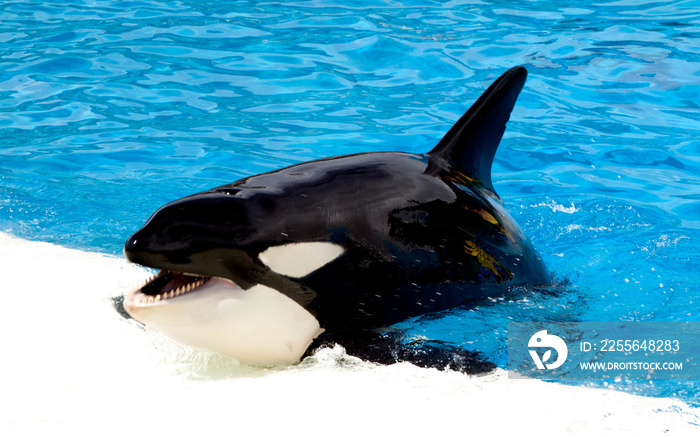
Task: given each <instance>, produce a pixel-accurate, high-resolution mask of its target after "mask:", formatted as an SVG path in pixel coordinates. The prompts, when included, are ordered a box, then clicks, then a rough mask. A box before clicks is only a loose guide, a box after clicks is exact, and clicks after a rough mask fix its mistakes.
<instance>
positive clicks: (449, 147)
mask: <svg viewBox="0 0 700 437" xmlns="http://www.w3.org/2000/svg"><path fill="white" fill-rule="evenodd" d="M526 78H527V70H525V68H524V67H515V68H511V69H510V70H508V71H507V72H505V73H504V74H503V75H502V76H501V77H500V78H498V80H496V81H495V82H494V83H493V84H492V85H491V86H490V87H489V89H487V90H486V92H484V94H482V95H481V97H479V100H477V101H476V103H474V104H473V105H472V107H471V108H469V110H468V111H467V113H466V114H464V115H463V116H462V118H460V119H459V121H458V122H457V123H455V125H454V126H452V128H451V129H450V130H449V131H448V132H447V134H446V135H445V136H444V137H443V138H442V140H440V142H439V143H438V145H437V146H435V148H434V149H433V150H431V151H430V152H429V153H428V156H429V157H430V163H429V166H428V170H427V173H429V174H446V173H450V172H452V171H453V170H458V171H460V172H461V173H463V174H464V175H465V176H467V177H469V178H472V179H475V180H478V181H479V182H481V184H482V185H483V186H484V187H486V188H488V189H489V190H491V191H493V192H495V190H494V189H493V184H492V183H491V164H493V157H494V156H495V155H496V149H497V148H498V144H499V143H500V142H501V138H502V137H503V132H505V130H506V123H507V122H508V119H509V118H510V113H511V111H512V110H513V106H515V101H516V100H517V98H518V94H520V90H522V89H523V85H524V84H525V79H526Z"/></svg>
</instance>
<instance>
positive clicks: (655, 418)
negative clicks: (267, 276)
mask: <svg viewBox="0 0 700 437" xmlns="http://www.w3.org/2000/svg"><path fill="white" fill-rule="evenodd" d="M147 276H148V273H147V272H145V271H144V270H142V269H140V268H138V267H135V266H131V265H127V264H126V263H125V262H124V261H123V260H121V259H118V258H112V257H108V256H103V255H98V254H93V253H85V252H80V251H75V250H69V249H65V248H62V247H58V246H54V245H50V244H45V243H35V242H27V241H24V240H19V239H16V238H11V237H8V236H6V235H2V234H0V277H2V281H3V285H2V290H1V291H0V299H2V300H1V301H0V305H1V306H0V307H1V308H2V316H1V317H0V332H1V333H2V334H1V335H2V336H1V337H0V339H2V343H1V344H2V353H1V355H0V357H1V358H0V411H2V414H0V435H3V436H9V435H22V436H30V435H42V436H46V435H61V434H63V433H66V435H72V436H87V435H89V436H92V435H100V436H112V435H114V436H117V435H134V436H140V435H146V434H152V435H186V434H190V435H207V434H210V433H211V434H216V435H220V434H222V433H225V434H231V435H237V434H241V433H244V432H246V433H252V434H254V435H269V434H272V433H283V432H284V433H285V434H288V433H290V432H295V431H297V430H298V431H299V432H303V433H305V434H309V435H316V434H329V435H335V434H341V435H351V434H353V435H357V434H359V433H362V434H368V435H378V434H385V435H401V434H407V435H417V434H426V435H427V434H430V435H441V434H445V433H450V434H449V435H452V434H454V435H467V434H470V435H477V434H481V433H489V435H506V434H508V435H521V434H525V435H528V434H530V433H533V434H534V433H535V432H536V433H538V435H539V434H547V435H585V436H590V435H615V436H620V435H634V436H638V435H693V433H696V432H697V430H698V426H697V423H698V420H699V419H698V417H700V411H698V409H693V408H690V407H688V406H687V405H685V404H683V403H682V402H679V401H674V400H670V399H658V398H644V397H638V396H632V395H628V394H624V393H619V392H615V391H611V390H602V389H589V388H582V387H569V386H563V385H558V384H551V383H545V382H541V381H535V380H510V379H508V378H507V376H506V374H505V372H502V371H499V372H495V373H493V374H489V375H486V376H480V377H470V376H466V375H463V374H459V373H454V372H443V371H438V370H434V369H420V368H417V367H414V366H412V365H409V364H397V365H393V366H375V365H372V364H368V363H364V362H361V361H358V360H356V359H353V358H352V357H348V356H347V355H345V354H344V353H343V352H342V350H341V349H338V348H336V349H333V350H324V351H321V352H319V353H317V354H316V355H315V356H314V357H312V358H311V359H309V360H307V361H305V362H304V363H302V364H300V365H296V366H290V367H285V368H278V369H259V368H252V367H245V366H238V365H237V364H236V363H235V362H234V361H233V360H230V359H227V358H224V357H221V356H218V355H214V354H211V353H207V352H202V351H197V350H194V349H191V348H189V347H186V346H182V345H179V344H178V343H175V342H174V341H171V340H169V339H167V338H165V337H164V336H162V335H160V334H158V333H157V332H155V331H154V330H150V329H144V328H142V327H141V326H140V325H138V324H136V323H135V322H133V321H127V320H124V319H122V318H121V317H120V316H118V315H117V314H116V312H115V311H114V310H113V308H112V306H111V302H110V300H109V298H110V297H112V296H115V295H117V294H120V293H123V292H124V291H125V290H127V289H128V288H130V287H131V286H132V285H134V284H136V283H137V282H139V281H140V280H143V279H145V278H146V277H147ZM693 423H695V424H693ZM68 433H70V434H68Z"/></svg>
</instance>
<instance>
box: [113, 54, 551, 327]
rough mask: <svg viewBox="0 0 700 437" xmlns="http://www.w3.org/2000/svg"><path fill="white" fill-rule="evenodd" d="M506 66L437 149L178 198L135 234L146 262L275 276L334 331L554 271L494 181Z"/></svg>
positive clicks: (512, 87) (512, 95) (319, 166)
mask: <svg viewBox="0 0 700 437" xmlns="http://www.w3.org/2000/svg"><path fill="white" fill-rule="evenodd" d="M525 75H526V73H525V70H524V69H522V68H515V69H512V70H510V71H509V72H507V73H506V74H504V75H503V76H502V77H501V78H500V79H499V80H498V81H496V82H495V83H494V85H492V86H491V88H489V90H488V91H487V92H486V93H484V95H483V96H482V97H481V98H480V99H479V100H478V101H477V102H476V103H475V104H474V106H472V108H471V109H470V111H469V112H467V114H465V116H464V117H462V119H460V120H459V121H458V122H457V124H456V125H455V126H454V127H453V128H452V129H451V130H450V131H449V132H448V134H447V135H446V136H445V138H443V140H442V141H441V142H440V143H439V144H438V145H437V146H436V147H435V148H434V149H433V150H432V151H431V152H429V153H427V154H425V155H413V154H406V153H366V154H357V155H348V156H341V157H336V158H329V159H323V160H319V161H312V162H307V163H303V164H299V165H295V166H291V167H287V168H284V169H281V170H278V171H273V172H270V173H265V174H261V175H257V176H253V177H249V178H246V179H243V180H240V181H238V182H235V183H233V184H230V185H224V186H222V187H218V188H214V189H212V190H210V191H206V192H203V193H199V194H195V195H193V196H189V197H186V198H183V199H180V200H176V201H174V202H172V203H170V204H168V205H166V206H164V207H162V208H161V209H159V210H158V211H156V212H155V213H154V214H153V216H151V218H150V219H149V220H148V222H147V223H146V225H145V226H144V227H143V228H142V229H140V230H139V231H137V232H136V233H135V234H134V235H133V236H131V237H130V238H129V240H128V241H127V243H126V246H125V254H126V257H127V258H128V259H129V260H130V261H132V262H135V263H139V264H142V265H145V266H149V267H154V268H159V269H168V270H174V271H181V272H188V273H197V274H201V275H206V276H219V277H224V278H229V279H231V280H232V281H234V282H235V283H236V284H238V285H240V286H241V287H243V288H244V289H245V288H249V287H251V286H253V285H255V284H258V283H260V284H264V285H267V286H269V287H271V288H274V289H276V290H278V291H280V292H282V293H284V294H286V295H287V296H289V297H291V298H292V299H294V300H295V301H297V302H298V303H300V304H301V305H302V306H304V307H305V308H307V309H308V310H309V311H310V312H311V313H312V314H313V315H314V316H316V318H317V319H318V320H319V322H320V324H321V326H322V327H323V328H325V329H326V330H327V331H329V332H333V331H339V332H347V331H352V330H366V329H370V328H377V327H384V326H389V325H391V324H393V323H396V322H399V321H401V320H404V319H406V318H408V317H411V316H416V315H420V314H424V313H429V312H436V311H441V310H445V309H448V308H452V307H455V306H457V305H460V304H463V303H466V302H469V301H472V300H474V299H482V298H484V297H486V296H501V295H503V294H504V293H505V292H506V291H507V290H508V288H509V287H512V286H513V285H519V284H530V285H534V284H543V283H547V282H548V281H549V280H550V278H549V273H548V272H547V268H546V267H545V265H544V263H543V262H542V260H541V258H540V256H539V255H538V254H537V252H536V250H535V249H534V248H533V246H532V244H531V243H530V241H529V240H528V239H527V237H526V236H525V235H524V234H523V232H522V231H521V230H520V228H519V227H518V226H517V224H515V222H514V221H513V219H512V218H511V217H510V216H509V214H508V213H507V211H506V209H505V207H504V206H503V204H502V203H501V200H500V199H499V197H498V196H497V195H496V193H495V191H494V189H493V186H492V184H491V175H490V173H491V163H492V161H493V156H494V154H495V152H496V148H497V147H498V143H499V141H500V139H501V136H502V135H503V131H504V129H505V123H506V122H507V120H508V118H509V115H510V111H511V110H512V108H513V105H514V104H515V100H516V98H517V95H518V93H519V92H520V89H521V88H522V86H523V84H524V82H525ZM317 241H324V242H332V243H335V244H337V245H340V246H342V247H343V248H344V250H345V252H344V253H343V254H342V255H341V256H340V257H339V258H337V259H336V260H334V261H332V262H331V263H329V264H327V265H326V266H324V267H322V268H320V269H319V270H317V271H315V272H313V273H312V274H310V275H308V276H306V277H303V278H300V279H294V278H289V277H285V276H282V275H280V274H277V273H275V272H273V271H271V270H270V269H269V268H267V267H266V266H265V265H264V264H263V263H262V262H260V260H259V259H258V255H259V254H260V253H261V252H262V251H264V250H265V249H267V248H269V247H272V246H278V245H282V244H288V243H295V242H300V243H302V242H317Z"/></svg>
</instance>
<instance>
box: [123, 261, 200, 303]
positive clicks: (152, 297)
mask: <svg viewBox="0 0 700 437" xmlns="http://www.w3.org/2000/svg"><path fill="white" fill-rule="evenodd" d="M165 276H169V277H168V278H164V277H165ZM183 277H187V278H190V279H188V280H192V282H187V283H186V284H181V285H179V286H178V287H176V288H171V287H169V286H168V284H169V283H170V282H171V281H180V282H185V281H183V280H182V278H183ZM178 278H180V279H178ZM164 280H165V282H163V281H164ZM208 280H209V277H207V276H202V275H196V274H192V273H180V272H171V271H167V270H165V271H164V270H161V271H159V272H158V273H156V274H155V275H152V276H151V277H150V278H148V279H147V280H146V281H143V282H142V283H141V284H140V285H139V286H138V287H137V288H135V289H133V290H132V291H131V292H129V294H131V295H133V296H134V297H135V298H134V299H132V300H131V302H132V303H134V304H137V305H148V304H154V303H158V302H161V301H163V300H166V299H168V298H174V297H176V296H181V295H183V294H186V293H189V292H192V291H194V290H196V289H198V288H199V287H201V286H202V285H204V284H206V283H207V281H208ZM157 281H161V282H160V284H156V282H157ZM153 287H158V288H160V290H159V291H160V292H154V291H155V290H153ZM161 287H162V288H161ZM147 290H148V291H147Z"/></svg>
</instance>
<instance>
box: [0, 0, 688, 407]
mask: <svg viewBox="0 0 700 437" xmlns="http://www.w3.org/2000/svg"><path fill="white" fill-rule="evenodd" d="M350 5H351V6H350ZM699 42H700V2H697V1H675V2H674V1H650V0H638V1H626V0H622V1H610V2H605V1H601V2H598V3H595V4H591V5H588V4H586V2H573V1H565V0H551V1H529V2H512V1H508V2H506V1H483V2H482V1H472V2H470V1H459V0H455V1H451V2H439V1H417V0H415V1H404V2H398V1H391V0H386V1H379V0H377V1H353V2H337V1H335V2H334V1H332V0H328V1H325V0H316V1H298V2H290V1H284V2H275V1H253V0H250V1H217V2H211V1H207V2H204V1H187V0H183V1H177V2H155V1H107V0H105V1H77V0H76V1H70V2H56V3H50V2H35V1H26V0H22V1H7V0H6V1H3V2H2V3H0V230H1V231H4V232H8V233H10V234H13V235H17V236H20V237H24V238H28V239H33V240H44V241H50V242H55V243H59V244H61V245H65V246H69V247H74V248H79V249H85V250H91V251H99V252H105V253H110V254H120V253H121V250H122V245H123V243H124V241H125V239H126V238H127V237H128V236H129V234H130V233H131V232H133V231H134V230H136V229H137V228H138V227H139V226H140V225H141V224H143V222H144V221H145V220H146V219H147V218H148V216H149V215H150V213H151V212H153V211H154V210H155V209H157V208H158V207H159V206H161V205H162V204H164V203H166V202H168V201H170V200H174V199H176V198H179V197H182V196H185V195H188V194H192V193H194V192H197V191H200V190H204V189H207V188H210V187H213V186H216V185H220V184H224V183H229V182H232V181H234V180H237V179H239V178H241V177H244V176H247V175H251V174H256V173H260V172H263V171H267V170H271V169H276V168H280V167H282V166H286V165H289V164H293V163H297V162H301V161H306V160H309V159H314V158H320V157H326V156H333V155H339V154H345V153H353V152H364V151H380V150H401V151H406V152H416V153H421V152H425V151H427V150H429V149H430V148H432V146H433V145H434V144H435V143H436V142H437V141H438V140H439V139H440V137H441V136H442V134H444V133H445V132H446V131H447V129H448V128H449V127H450V126H451V125H452V123H453V122H454V121H455V120H456V119H457V118H458V117H459V116H460V115H461V114H462V113H463V112H464V111H465V110H466V108H467V107H468V105H469V104H471V103H472V102H473V101H474V100H475V99H476V98H477V97H478V96H479V95H480V93H481V92H482V91H483V90H484V89H485V88H486V86H488V85H489V83H490V82H491V80H493V79H494V78H495V77H497V76H498V75H499V74H501V73H502V72H503V71H505V70H506V69H507V68H510V67H512V66H515V65H524V66H526V67H527V68H528V70H529V72H530V76H529V79H528V82H527V84H526V87H525V89H524V91H523V93H522V94H521V97H520V99H519V101H518V104H517V106H516V109H515V111H514V113H513V117H512V119H511V122H510V123H509V126H508V130H507V133H506V136H505V138H504V140H503V142H502V145H501V147H500V149H499V151H498V154H497V155H496V161H495V164H494V169H493V173H494V175H493V179H494V183H495V186H496V189H497V191H498V192H499V194H500V195H501V197H502V198H503V199H504V201H505V202H506V204H507V206H508V207H509V209H510V211H511V212H512V214H513V215H514V216H515V218H516V220H517V221H518V222H519V223H520V225H521V226H522V227H523V228H524V229H525V230H526V232H527V233H528V235H529V236H530V237H531V239H532V240H533V242H534V243H535V245H536V246H537V247H538V248H539V250H540V252H541V253H542V255H543V256H544V258H545V261H546V262H547V264H548V265H549V267H550V269H551V270H552V271H553V273H554V275H555V278H556V280H557V281H558V282H560V283H561V286H560V287H559V288H560V289H561V292H560V293H538V292H537V291H536V290H535V291H530V292H526V293H525V295H524V297H523V296H521V297H520V298H518V299H512V300H511V299H505V300H503V301H495V302H492V303H486V304H484V305H480V306H479V307H477V308H474V309H472V310H471V311H454V312H451V313H449V314H448V315H447V316H445V317H443V318H442V319H439V320H434V318H419V319H416V320H413V321H411V322H409V323H407V324H406V326H407V327H408V328H409V330H410V331H411V332H413V333H415V334H425V335H428V336H431V337H439V338H442V339H445V340H450V341H453V342H455V343H458V344H462V345H465V346H472V347H474V348H476V349H480V350H484V351H486V352H487V353H488V354H489V356H490V357H491V358H492V359H495V360H497V361H498V360H499V359H500V358H499V357H500V356H501V355H502V353H503V345H504V344H505V339H504V337H505V335H506V332H505V327H506V326H507V322H508V321H509V320H517V321H532V320H545V321H547V320H553V321H560V320H565V321H571V320H579V321H664V322H699V321H700V286H699V285H698V284H700V260H699V258H698V256H697V250H696V245H697V242H698V241H700V48H699V47H700V43H699ZM528 293H529V294H528ZM698 357H699V359H700V351H698ZM601 384H602V383H601ZM605 384H608V383H607V382H606V383H605ZM609 385H610V386H613V388H617V389H623V390H628V391H631V392H635V393H641V394H645V395H654V396H675V397H678V398H681V399H684V400H686V401H689V402H692V403H695V404H697V403H700V398H699V397H698V391H700V390H699V388H700V386H699V385H698V382H697V381H660V382H656V383H654V384H649V383H638V382H631V383H619V384H612V383H610V384H609Z"/></svg>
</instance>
